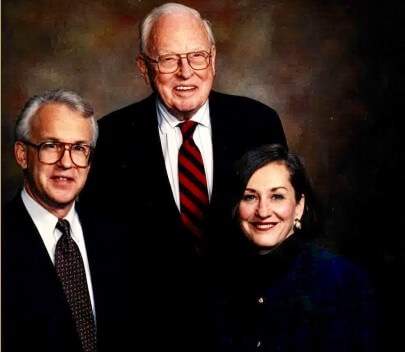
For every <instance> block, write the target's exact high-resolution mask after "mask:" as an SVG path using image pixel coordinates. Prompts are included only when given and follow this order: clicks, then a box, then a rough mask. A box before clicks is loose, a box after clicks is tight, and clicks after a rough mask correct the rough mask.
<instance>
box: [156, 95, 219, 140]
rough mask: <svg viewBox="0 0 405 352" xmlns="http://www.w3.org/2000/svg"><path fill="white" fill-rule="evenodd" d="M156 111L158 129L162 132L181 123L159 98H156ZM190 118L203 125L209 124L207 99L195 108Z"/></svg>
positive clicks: (207, 125)
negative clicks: (195, 110)
mask: <svg viewBox="0 0 405 352" xmlns="http://www.w3.org/2000/svg"><path fill="white" fill-rule="evenodd" d="M156 112H157V117H158V125H159V130H160V132H162V133H167V132H168V131H169V130H170V129H174V128H175V127H177V126H178V125H179V124H180V123H181V121H179V120H178V119H177V118H176V117H175V116H173V115H172V114H171V113H170V112H169V111H168V110H167V108H166V106H165V105H164V104H163V103H162V101H161V100H160V99H159V98H157V99H156ZM190 120H191V121H195V122H197V123H198V124H200V125H202V126H204V127H210V126H211V122H210V113H209V104H208V100H207V101H206V102H205V103H204V104H203V105H202V106H201V107H200V108H199V109H198V110H197V112H196V113H195V114H194V115H193V117H192V118H191V119H190Z"/></svg>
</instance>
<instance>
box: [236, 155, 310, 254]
mask: <svg viewBox="0 0 405 352" xmlns="http://www.w3.org/2000/svg"><path fill="white" fill-rule="evenodd" d="M304 204H305V200H304V196H302V197H301V199H300V201H299V202H298V203H297V202H296V200H295V191H294V188H293V186H292V184H291V182H290V174H289V172H288V169H287V167H286V166H285V165H284V163H282V162H272V163H270V164H267V165H266V166H263V167H262V168H260V169H258V170H257V171H256V172H255V173H254V174H253V175H252V177H251V178H250V179H249V182H248V184H247V186H246V189H245V191H244V194H243V197H242V200H241V201H240V203H239V221H240V226H241V229H242V231H243V232H244V234H245V235H246V237H247V238H248V239H249V240H250V241H251V242H253V244H254V245H256V246H257V247H258V248H259V249H260V250H262V251H266V250H269V249H271V248H272V247H274V246H276V245H278V244H279V243H281V242H282V241H284V240H285V239H286V238H287V237H289V236H290V235H291V234H292V233H293V231H294V230H293V226H294V220H295V219H301V217H302V214H303V211H304Z"/></svg>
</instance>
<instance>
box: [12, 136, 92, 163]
mask: <svg viewBox="0 0 405 352" xmlns="http://www.w3.org/2000/svg"><path fill="white" fill-rule="evenodd" d="M19 142H21V143H23V144H26V145H28V146H31V147H33V148H35V149H36V150H37V155H38V160H39V161H40V162H41V163H42V164H45V165H55V164H56V163H58V162H59V161H61V160H62V158H63V156H64V155H65V152H66V150H68V151H69V157H70V160H71V161H72V163H73V164H74V165H75V166H76V167H79V168H81V169H85V168H87V167H89V165H90V162H91V159H92V158H93V155H94V151H95V148H94V147H93V146H91V145H90V144H87V143H65V142H57V141H45V142H41V143H38V144H35V143H32V142H30V141H26V140H21V141H19ZM47 143H53V144H60V145H63V147H64V149H63V150H62V151H61V154H60V157H59V159H57V160H56V161H54V162H52V163H46V162H44V161H42V160H41V158H40V156H39V155H40V151H41V148H42V146H43V145H45V144H47ZM75 145H80V146H84V147H89V150H90V152H89V156H88V157H87V165H85V166H81V165H77V164H76V163H75V162H74V160H73V158H72V147H73V146H75Z"/></svg>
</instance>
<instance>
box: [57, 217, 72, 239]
mask: <svg viewBox="0 0 405 352" xmlns="http://www.w3.org/2000/svg"><path fill="white" fill-rule="evenodd" d="M56 228H57V229H58V230H59V231H60V232H62V234H63V235H67V236H70V224H69V221H67V220H65V219H59V220H58V223H57V224H56Z"/></svg>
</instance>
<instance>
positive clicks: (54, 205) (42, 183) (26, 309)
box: [2, 90, 124, 352]
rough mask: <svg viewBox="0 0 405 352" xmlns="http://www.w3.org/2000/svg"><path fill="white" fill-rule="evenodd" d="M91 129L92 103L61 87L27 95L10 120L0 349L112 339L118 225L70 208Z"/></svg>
mask: <svg viewBox="0 0 405 352" xmlns="http://www.w3.org/2000/svg"><path fill="white" fill-rule="evenodd" d="M97 135H98V127H97V123H96V121H95V119H94V114H93V108H92V107H91V106H90V105H89V104H88V103H87V102H85V101H84V100H83V99H82V98H81V97H80V96H79V95H77V94H76V93H74V92H71V91H66V90H54V91H49V92H46V93H44V94H42V95H38V96H34V97H33V98H31V99H30V100H29V101H28V102H27V104H26V105H25V107H24V108H23V110H22V112H21V114H20V116H19V118H18V120H17V123H16V129H15V138H16V141H15V145H14V152H15V158H16V161H17V163H18V165H19V166H20V167H21V169H22V171H23V175H24V186H23V189H22V191H21V192H20V193H19V194H17V195H16V197H15V198H14V199H13V200H12V201H11V202H10V203H9V204H7V205H6V206H5V208H4V209H3V224H2V337H3V338H2V351H3V350H4V351H5V352H7V351H10V352H11V351H28V350H30V351H31V350H32V351H41V352H47V351H49V352H51V351H52V352H54V351H58V352H61V351H62V352H63V351H66V352H75V351H77V352H79V351H80V352H83V351H86V352H92V351H94V352H95V351H96V349H97V350H98V349H100V348H101V349H102V348H104V347H105V346H107V345H108V344H111V343H112V342H109V341H112V340H114V344H115V341H116V337H115V336H116V335H114V334H115V333H116V332H117V330H115V329H116V328H115V325H116V324H117V321H120V320H121V317H120V315H119V313H116V309H117V308H118V307H119V305H118V302H119V301H120V300H118V299H116V297H115V293H114V290H112V289H111V288H110V287H111V286H114V287H115V289H118V288H119V287H120V286H119V285H120V284H121V283H119V282H118V281H119V275H120V274H119V273H120V271H121V270H122V267H123V264H122V263H124V262H123V260H122V262H120V260H119V258H120V257H121V258H122V255H123V251H121V253H120V254H121V256H114V255H112V254H111V253H114V249H115V248H116V241H119V238H120V231H119V229H118V228H117V227H116V226H113V225H111V226H110V225H109V224H108V223H107V222H106V221H103V219H92V218H90V217H89V216H86V215H85V214H83V212H80V210H79V209H78V207H77V206H76V200H77V198H78V196H79V193H80V191H81V190H82V188H83V186H84V184H85V182H86V179H87V175H88V172H89V168H90V162H91V159H92V155H93V153H94V147H95V145H96V141H97ZM109 226H110V228H109ZM111 233H114V234H115V236H111ZM122 234H123V232H122ZM120 299H123V298H122V296H121V295H120ZM115 301H118V302H117V303H116V302H115ZM106 350H109V349H106Z"/></svg>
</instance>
